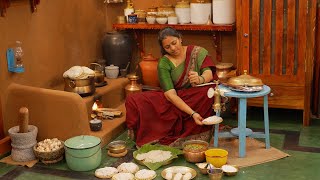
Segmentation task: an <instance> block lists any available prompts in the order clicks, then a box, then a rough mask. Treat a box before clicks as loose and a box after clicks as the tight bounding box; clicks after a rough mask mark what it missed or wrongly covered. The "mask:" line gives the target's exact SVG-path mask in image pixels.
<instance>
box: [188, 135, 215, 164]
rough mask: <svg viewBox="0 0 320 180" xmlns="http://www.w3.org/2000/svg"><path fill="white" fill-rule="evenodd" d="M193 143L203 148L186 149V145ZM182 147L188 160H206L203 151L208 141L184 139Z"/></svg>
mask: <svg viewBox="0 0 320 180" xmlns="http://www.w3.org/2000/svg"><path fill="white" fill-rule="evenodd" d="M193 144H195V145H197V144H198V145H201V146H203V148H201V149H199V150H197V149H188V148H187V147H188V146H190V145H193ZM182 147H183V155H184V158H185V159H186V160H187V161H188V162H192V163H199V162H204V161H206V155H205V154H204V152H205V151H206V150H207V149H208V147H209V143H207V142H206V141H201V140H190V141H186V142H185V143H183V145H182Z"/></svg>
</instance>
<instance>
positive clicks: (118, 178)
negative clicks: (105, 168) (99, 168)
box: [112, 173, 134, 180]
mask: <svg viewBox="0 0 320 180" xmlns="http://www.w3.org/2000/svg"><path fill="white" fill-rule="evenodd" d="M112 180H134V175H133V174H131V173H118V174H116V175H114V176H112Z"/></svg>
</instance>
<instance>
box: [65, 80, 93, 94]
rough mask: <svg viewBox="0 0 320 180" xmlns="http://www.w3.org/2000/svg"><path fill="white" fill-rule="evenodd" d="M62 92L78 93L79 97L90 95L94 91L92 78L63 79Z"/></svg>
mask: <svg viewBox="0 0 320 180" xmlns="http://www.w3.org/2000/svg"><path fill="white" fill-rule="evenodd" d="M64 90H65V91H68V92H74V93H78V94H79V95H80V96H88V95H92V94H93V93H94V92H95V91H96V88H95V86H94V76H93V77H88V78H86V79H70V78H64Z"/></svg>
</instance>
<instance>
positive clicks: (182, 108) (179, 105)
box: [125, 27, 218, 146]
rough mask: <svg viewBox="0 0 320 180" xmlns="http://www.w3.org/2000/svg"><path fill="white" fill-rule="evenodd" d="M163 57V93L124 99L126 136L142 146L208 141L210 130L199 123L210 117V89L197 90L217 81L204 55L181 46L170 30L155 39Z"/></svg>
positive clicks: (160, 73) (179, 38)
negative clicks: (194, 140)
mask: <svg viewBox="0 0 320 180" xmlns="http://www.w3.org/2000/svg"><path fill="white" fill-rule="evenodd" d="M158 40H159V44H160V47H161V52H162V54H163V57H162V58H160V60H159V64H158V78H159V81H160V86H161V88H162V90H163V91H146V92H142V93H136V94H131V95H130V96H128V97H127V99H126V104H125V105H126V111H127V114H126V123H127V127H128V129H129V136H133V135H134V137H135V140H136V144H137V145H138V146H142V145H143V144H146V143H150V142H158V143H160V144H165V145H170V146H180V145H181V143H183V142H184V141H185V140H189V139H201V140H205V141H208V140H209V139H210V136H211V129H212V126H206V125H203V124H202V122H201V121H202V120H203V119H204V118H206V117H209V116H211V115H212V112H213V111H212V104H213V98H211V99H210V98H208V96H207V91H208V89H209V88H210V87H213V86H214V85H207V86H197V85H201V84H203V83H208V82H210V81H212V80H214V79H218V77H217V75H216V74H215V65H214V63H213V61H212V59H211V58H210V56H209V55H208V51H207V50H205V49H204V48H202V47H199V46H191V45H190V46H183V45H182V35H181V34H180V33H179V32H178V31H176V30H175V29H173V28H170V27H167V28H164V29H162V30H161V31H160V32H159V35H158Z"/></svg>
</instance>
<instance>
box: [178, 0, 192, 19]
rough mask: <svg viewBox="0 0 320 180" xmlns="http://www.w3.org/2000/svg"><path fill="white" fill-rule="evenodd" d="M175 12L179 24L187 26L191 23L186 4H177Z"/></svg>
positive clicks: (188, 8)
mask: <svg viewBox="0 0 320 180" xmlns="http://www.w3.org/2000/svg"><path fill="white" fill-rule="evenodd" d="M175 12H176V15H177V17H178V22H179V24H188V23H190V21H191V16H190V4H189V3H188V2H177V5H176V7H175Z"/></svg>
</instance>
